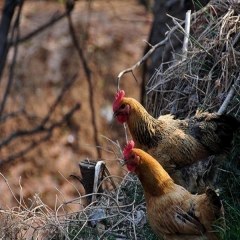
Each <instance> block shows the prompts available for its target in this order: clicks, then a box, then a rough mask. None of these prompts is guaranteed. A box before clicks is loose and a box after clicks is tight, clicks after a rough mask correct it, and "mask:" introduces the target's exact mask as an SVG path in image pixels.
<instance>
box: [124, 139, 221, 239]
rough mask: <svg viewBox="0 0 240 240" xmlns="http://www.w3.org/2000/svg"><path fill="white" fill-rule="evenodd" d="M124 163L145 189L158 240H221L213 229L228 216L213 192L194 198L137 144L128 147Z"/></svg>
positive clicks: (148, 213) (153, 227) (150, 216)
mask: <svg viewBox="0 0 240 240" xmlns="http://www.w3.org/2000/svg"><path fill="white" fill-rule="evenodd" d="M124 159H125V161H126V165H127V168H128V169H129V170H130V171H132V172H135V173H136V174H137V176H138V178H139V180H140V182H141V184H142V186H143V189H144V196H145V201H146V207H147V216H148V221H149V223H150V226H151V227H152V229H153V231H154V232H155V233H156V234H157V235H158V236H162V237H163V238H164V239H167V240H173V239H176V240H177V239H178V240H183V239H184V240H185V239H186V240H187V239H189V240H190V239H191V240H197V239H209V240H215V239H217V235H216V234H215V233H214V230H213V227H212V225H213V224H215V222H216V220H218V219H220V218H222V221H223V218H224V213H223V206H222V204H221V201H220V199H219V197H218V196H217V194H216V193H215V192H214V191H213V190H212V189H207V190H206V193H204V194H201V195H192V194H191V193H189V192H188V191H187V190H186V189H185V188H183V187H181V186H179V185H177V184H175V183H174V181H173V180H172V178H171V177H170V176H169V174H168V173H167V172H166V171H165V170H164V169H163V167H162V166H161V165H160V164H159V162H157V161H156V159H154V158H153V157H152V156H150V155H149V154H148V153H146V152H144V151H142V150H141V149H138V148H134V142H133V141H131V142H129V143H128V145H127V146H126V147H125V149H124Z"/></svg>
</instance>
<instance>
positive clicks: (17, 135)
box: [0, 75, 77, 149]
mask: <svg viewBox="0 0 240 240" xmlns="http://www.w3.org/2000/svg"><path fill="white" fill-rule="evenodd" d="M76 77H77V75H74V76H73V77H72V78H71V79H70V80H69V81H67V82H66V84H65V85H64V86H63V88H62V90H61V92H60V94H59V95H58V97H57V98H56V99H55V101H54V103H53V104H52V106H51V107H50V109H49V111H48V113H47V115H46V116H45V117H44V118H43V120H42V121H41V122H40V124H39V125H37V126H36V127H34V128H32V129H30V130H29V129H21V130H17V131H15V132H13V133H11V134H10V135H9V136H8V137H6V138H5V139H3V140H2V141H1V142H0V149H1V148H2V147H4V146H6V145H8V144H10V143H11V142H12V141H13V140H16V139H18V138H20V137H24V136H32V135H35V134H38V133H41V132H46V131H48V128H46V124H47V123H48V122H49V119H50V117H51V115H52V114H53V112H54V111H55V109H56V107H57V106H58V105H59V103H60V102H61V100H62V99H63V97H64V94H65V93H66V91H67V90H68V89H69V88H70V87H71V86H72V84H73V83H74V82H75V80H76Z"/></svg>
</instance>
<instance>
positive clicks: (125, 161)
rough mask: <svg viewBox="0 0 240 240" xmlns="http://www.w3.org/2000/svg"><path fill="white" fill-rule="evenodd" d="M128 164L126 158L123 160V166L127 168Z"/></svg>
mask: <svg viewBox="0 0 240 240" xmlns="http://www.w3.org/2000/svg"><path fill="white" fill-rule="evenodd" d="M126 164H127V159H126V158H124V159H123V162H122V166H125V165H126Z"/></svg>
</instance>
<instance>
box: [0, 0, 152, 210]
mask: <svg viewBox="0 0 240 240" xmlns="http://www.w3.org/2000/svg"><path fill="white" fill-rule="evenodd" d="M63 9H64V8H63V6H62V5H61V4H59V3H56V2H54V1H51V2H50V1H25V4H24V9H23V15H22V20H21V34H22V35H24V34H25V33H27V32H30V31H32V30H33V29H35V28H37V27H38V26H39V25H41V24H42V23H44V22H45V21H47V20H48V19H49V18H50V17H51V16H52V15H53V14H54V13H56V12H57V11H60V12H61V11H63ZM73 19H74V25H75V28H76V31H77V34H78V37H79V39H81V41H82V46H84V52H85V55H86V58H87V60H88V63H89V65H90V67H91V69H92V72H93V82H94V94H95V108H96V115H97V125H98V136H99V138H100V141H101V147H102V149H103V151H102V155H103V156H102V157H103V159H104V160H105V161H106V163H107V165H108V167H109V169H110V170H111V173H112V174H117V175H119V174H121V167H120V166H119V163H118V162H117V161H116V157H115V156H114V154H111V153H109V152H107V151H105V150H106V149H108V148H109V146H110V145H111V144H110V143H109V142H108V141H107V140H105V139H104V137H102V136H106V137H108V138H109V139H112V140H114V141H116V140H119V141H120V143H121V144H124V141H123V139H124V138H123V136H124V130H123V127H122V126H120V125H118V124H116V123H115V122H114V121H111V120H110V121H107V120H106V118H105V117H104V116H103V111H107V112H108V115H109V114H110V116H111V104H112V100H113V98H114V93H115V91H116V87H117V86H116V78H117V75H118V73H119V72H120V71H122V70H123V69H125V68H128V67H130V66H131V65H133V64H134V63H135V62H136V61H138V60H139V59H140V57H141V55H142V52H143V48H144V46H145V43H144V42H143V41H142V40H144V39H145V40H146V39H147V38H148V33H149V28H150V26H151V21H152V17H151V15H150V14H149V13H147V12H146V11H145V9H144V8H143V7H142V6H140V5H139V4H138V2H137V1H133V0H131V1H92V4H91V5H90V6H89V5H88V3H87V2H84V1H81V2H77V3H76V7H75V10H74V13H73ZM12 54H13V49H11V51H10V53H9V59H8V64H10V63H11V57H12ZM6 69H8V68H7V67H6ZM74 73H78V79H77V81H76V82H75V83H74V86H73V87H72V88H71V90H70V91H69V92H68V93H67V95H66V97H65V99H64V102H63V103H62V104H61V106H60V108H58V110H57V112H56V114H55V115H54V116H55V117H56V118H59V116H61V115H62V114H63V113H65V112H66V111H67V110H69V109H70V107H71V106H73V105H74V104H75V103H76V102H79V103H81V109H80V110H79V111H78V112H77V113H76V114H75V115H74V118H73V120H72V121H71V123H69V124H68V125H65V126H64V127H62V128H60V129H58V130H56V131H54V135H53V137H52V138H51V139H50V140H49V141H47V142H45V143H43V144H41V145H40V146H39V147H38V148H37V149H35V150H33V151H31V152H30V153H29V154H27V155H26V156H25V157H23V158H20V159H18V160H17V161H15V162H14V164H12V165H11V166H8V167H7V168H3V169H0V171H1V173H2V174H3V175H4V176H5V177H6V178H7V180H8V183H9V185H10V186H11V188H12V190H13V192H14V193H15V195H16V197H17V198H19V197H20V195H23V196H24V199H26V202H28V200H27V199H29V198H32V196H33V195H34V194H35V193H38V194H39V195H40V196H41V198H42V199H43V201H44V202H45V203H46V204H47V205H49V206H50V207H54V206H55V199H56V195H58V197H59V198H60V199H62V200H63V199H65V200H67V199H71V198H74V197H76V196H78V193H77V191H76V189H75V188H74V186H76V187H77V188H78V189H80V190H81V191H82V189H81V186H80V184H79V183H77V182H74V181H68V180H67V179H68V176H69V175H70V174H72V173H77V174H78V162H79V161H81V160H82V159H85V158H89V159H96V158H97V155H96V150H95V147H94V145H95V143H94V140H93V128H92V125H91V112H90V108H89V107H90V106H89V94H88V85H87V81H86V77H85V75H84V72H83V69H82V66H81V63H80V61H79V58H78V55H77V52H76V50H75V49H74V47H73V44H72V42H71V38H70V35H69V31H68V24H67V20H66V19H64V20H62V21H60V22H59V23H57V24H56V25H54V26H52V27H51V28H49V29H47V30H45V31H44V32H42V33H41V34H39V35H37V36H36V37H34V38H32V39H31V40H29V41H27V42H25V43H24V44H21V45H20V47H19V54H18V59H17V66H16V70H15V84H14V87H13V88H12V91H11V98H10V99H9V101H8V103H7V111H12V110H14V109H17V108H18V107H19V106H21V105H24V107H25V108H26V109H27V110H28V111H29V112H31V113H34V114H35V115H37V116H43V115H44V114H45V113H46V112H47V111H48V107H49V106H50V104H51V103H52V102H53V100H54V98H55V97H56V95H57V94H58V93H59V90H60V87H61V86H62V83H63V82H64V80H66V79H68V78H69V76H71V75H72V74H74ZM7 74H8V72H7V70H6V71H5V78H4V80H5V81H6V79H7ZM136 76H137V77H138V79H139V80H140V77H139V73H138V72H136ZM3 85H4V82H3ZM121 87H122V88H124V89H125V90H126V93H127V94H128V95H131V96H133V97H136V98H138V95H139V84H137V83H136V82H135V81H134V79H133V77H132V76H131V75H130V74H129V75H127V76H126V77H124V79H123V81H122V84H121ZM22 127H26V128H27V127H29V123H28V122H26V120H24V119H21V118H20V119H17V120H13V121H9V122H8V124H4V126H2V127H0V128H1V131H2V136H6V135H7V134H9V133H10V132H12V131H13V130H14V129H19V128H22ZM69 139H73V142H70V140H69ZM26 141H27V140H26ZM24 143H25V141H16V142H15V143H14V144H15V145H14V146H10V147H9V148H6V149H2V150H1V151H0V155H1V158H3V157H4V156H7V155H8V154H9V153H10V152H11V151H14V149H17V148H21V146H22V145H23V144H24ZM20 185H21V187H22V189H21V187H20ZM73 185H74V186H73ZM0 193H1V198H0V205H1V206H3V207H11V206H14V205H16V201H15V200H14V198H13V196H12V194H11V193H10V191H9V189H8V186H7V184H6V183H5V181H4V179H3V178H2V177H1V178H0ZM29 203H30V202H29Z"/></svg>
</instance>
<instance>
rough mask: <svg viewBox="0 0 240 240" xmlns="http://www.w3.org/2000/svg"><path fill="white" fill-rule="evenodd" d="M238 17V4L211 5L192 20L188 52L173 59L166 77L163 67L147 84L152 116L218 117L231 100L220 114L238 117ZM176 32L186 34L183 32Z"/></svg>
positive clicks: (239, 36)
mask: <svg viewBox="0 0 240 240" xmlns="http://www.w3.org/2000/svg"><path fill="white" fill-rule="evenodd" d="M239 14H240V4H239V3H238V1H234V0H232V1H231V0H223V1H218V0H212V1H210V2H209V4H208V5H207V6H205V7H204V8H203V9H201V10H200V11H198V12H197V13H194V14H192V16H191V19H190V35H189V38H188V49H187V52H182V54H177V53H173V61H172V62H171V63H170V64H171V66H170V67H169V68H167V70H165V71H162V69H163V68H164V67H163V65H164V64H162V65H161V66H160V67H159V69H157V71H156V72H155V74H154V76H152V78H151V79H150V81H149V82H148V84H147V108H148V109H149V110H150V111H151V112H152V114H153V115H154V116H159V115H160V114H166V113H172V114H174V115H176V116H178V117H187V116H191V115H192V114H194V113H195V111H196V110H197V109H201V110H204V111H205V110H207V111H210V112H214V111H218V110H219V108H220V106H221V105H222V104H223V102H224V100H225V99H226V98H227V96H228V99H229V100H227V103H226V102H225V103H226V104H225V106H223V109H222V110H221V113H222V112H227V113H231V114H233V115H235V116H238V117H239V116H240V113H239V111H240V102H239V100H240V88H239V85H240V68H239V66H240V16H239ZM177 31H181V32H182V33H183V34H184V29H183V28H181V27H179V28H178V29H177ZM165 64H166V63H165ZM167 64H169V63H167Z"/></svg>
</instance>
